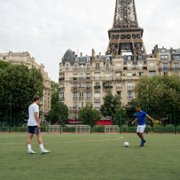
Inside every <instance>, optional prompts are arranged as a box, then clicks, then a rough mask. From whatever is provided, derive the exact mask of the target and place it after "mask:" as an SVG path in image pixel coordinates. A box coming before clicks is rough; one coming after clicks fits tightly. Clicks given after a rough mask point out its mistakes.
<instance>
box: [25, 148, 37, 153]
mask: <svg viewBox="0 0 180 180" xmlns="http://www.w3.org/2000/svg"><path fill="white" fill-rule="evenodd" d="M27 153H28V154H36V152H35V151H33V150H32V149H28V151H27Z"/></svg>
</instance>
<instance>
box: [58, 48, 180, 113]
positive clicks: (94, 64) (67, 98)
mask: <svg viewBox="0 0 180 180" xmlns="http://www.w3.org/2000/svg"><path fill="white" fill-rule="evenodd" d="M173 74H176V75H178V76H180V49H176V50H173V49H171V50H168V49H165V48H158V47H157V46H155V48H154V49H153V54H151V55H142V56H137V57H136V59H135V58H134V56H131V55H124V56H115V57H112V56H107V55H100V54H99V55H95V53H94V50H93V51H92V55H91V56H80V57H78V56H77V55H75V53H74V52H72V51H71V50H67V52H66V53H65V55H64V57H63V58H62V62H61V63H60V66H59V85H60V101H62V102H64V103H65V104H66V105H67V106H68V107H69V110H70V112H71V114H73V113H74V114H75V113H76V112H77V110H79V109H80V108H82V107H84V106H86V105H91V104H92V106H93V107H94V108H96V109H99V108H100V106H101V105H102V104H103V97H104V96H105V95H106V94H107V92H109V91H111V92H112V94H113V95H115V94H119V95H120V96H121V101H122V103H123V104H124V105H126V104H127V103H128V102H129V101H131V100H132V99H133V98H135V92H134V88H135V85H136V83H137V82H138V80H139V79H140V78H141V77H142V76H155V75H162V76H164V75H169V76H170V75H173Z"/></svg>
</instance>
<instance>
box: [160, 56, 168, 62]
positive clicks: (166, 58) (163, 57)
mask: <svg viewBox="0 0 180 180" xmlns="http://www.w3.org/2000/svg"><path fill="white" fill-rule="evenodd" d="M160 57H161V60H162V61H166V60H168V55H161V56H160Z"/></svg>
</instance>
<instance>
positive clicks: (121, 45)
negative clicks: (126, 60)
mask: <svg viewBox="0 0 180 180" xmlns="http://www.w3.org/2000/svg"><path fill="white" fill-rule="evenodd" d="M108 35H109V45H108V49H107V52H106V54H111V55H113V56H116V55H123V54H124V53H127V52H128V53H130V54H132V55H134V56H138V55H143V54H146V50H145V47H144V43H143V40H142V36H143V29H142V28H140V27H139V26H138V21H137V15H136V8H135V2H134V0H116V7H115V13H114V23H113V27H112V28H111V29H110V30H109V31H108Z"/></svg>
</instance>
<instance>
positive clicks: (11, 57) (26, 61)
mask: <svg viewBox="0 0 180 180" xmlns="http://www.w3.org/2000/svg"><path fill="white" fill-rule="evenodd" d="M0 60H3V61H6V62H10V63H12V64H19V65H25V66H27V67H28V68H29V69H31V68H36V69H38V70H40V71H41V73H42V77H43V87H44V89H43V97H42V105H41V111H42V112H43V114H47V113H48V111H49V110H50V109H51V79H50V78H49V76H48V73H47V72H46V71H45V67H44V65H43V64H38V63H37V62H36V60H35V58H33V57H31V55H30V53H29V52H11V51H10V52H8V53H0Z"/></svg>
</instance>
